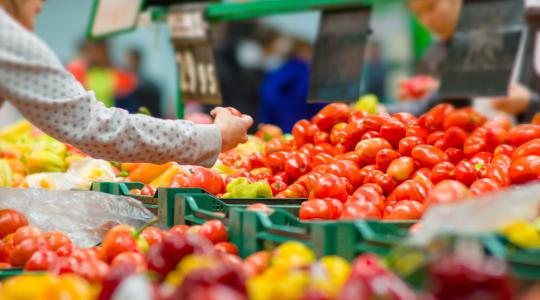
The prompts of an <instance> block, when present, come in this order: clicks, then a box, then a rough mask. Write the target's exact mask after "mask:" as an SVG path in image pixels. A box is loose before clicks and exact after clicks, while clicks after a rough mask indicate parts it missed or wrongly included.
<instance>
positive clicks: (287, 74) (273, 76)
mask: <svg viewBox="0 0 540 300" xmlns="http://www.w3.org/2000/svg"><path fill="white" fill-rule="evenodd" d="M309 76H310V69H309V65H308V63H306V62H305V61H303V60H300V59H296V58H292V59H289V60H288V61H287V62H286V63H285V64H283V65H282V66H281V67H280V68H278V69H277V70H275V71H272V72H270V73H268V74H267V75H266V77H265V79H264V81H263V83H262V86H261V105H260V106H259V121H260V122H261V123H266V124H274V125H277V126H279V127H281V129H283V131H284V132H291V130H292V127H293V125H294V123H296V122H297V121H298V120H300V119H309V118H311V117H312V116H313V115H315V114H316V113H317V112H318V111H319V110H320V109H321V108H322V107H323V106H324V105H322V104H308V103H307V102H306V101H307V96H308V90H309Z"/></svg>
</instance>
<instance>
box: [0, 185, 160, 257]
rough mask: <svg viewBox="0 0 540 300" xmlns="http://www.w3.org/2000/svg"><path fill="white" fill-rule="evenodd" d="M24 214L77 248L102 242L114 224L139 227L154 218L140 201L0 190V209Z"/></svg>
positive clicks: (79, 193)
mask: <svg viewBox="0 0 540 300" xmlns="http://www.w3.org/2000/svg"><path fill="white" fill-rule="evenodd" d="M5 208H11V209H15V210H18V211H20V212H22V213H24V214H25V215H26V216H27V218H28V221H29V222H30V224H31V225H33V226H36V227H38V228H39V229H41V230H42V231H61V232H64V233H66V234H67V235H68V236H69V237H70V238H71V240H72V241H73V242H74V243H75V244H76V245H77V246H80V247H91V246H94V245H96V244H98V243H99V242H101V240H102V238H103V236H104V234H105V233H106V232H107V231H108V230H109V229H110V228H112V227H113V226H115V225H117V224H128V225H131V226H134V227H140V226H142V225H143V224H145V223H146V222H148V221H150V220H151V219H152V218H153V214H152V213H151V212H150V211H148V210H147V209H146V208H145V207H144V206H143V205H142V204H141V203H140V202H139V201H137V200H135V199H132V198H129V197H122V196H114V195H109V194H104V193H98V192H90V191H47V190H42V189H15V188H0V209H5Z"/></svg>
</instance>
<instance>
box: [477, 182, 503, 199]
mask: <svg viewBox="0 0 540 300" xmlns="http://www.w3.org/2000/svg"><path fill="white" fill-rule="evenodd" d="M500 189H501V185H500V184H499V183H498V182H497V181H495V180H493V179H491V178H482V179H478V180H477V181H475V182H473V183H472V184H471V189H470V191H471V194H473V195H474V196H478V195H482V194H486V193H489V192H493V191H498V190H500Z"/></svg>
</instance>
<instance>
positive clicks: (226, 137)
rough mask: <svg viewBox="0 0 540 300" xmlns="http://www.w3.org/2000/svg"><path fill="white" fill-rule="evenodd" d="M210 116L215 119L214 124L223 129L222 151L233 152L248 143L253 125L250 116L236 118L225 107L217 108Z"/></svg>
mask: <svg viewBox="0 0 540 300" xmlns="http://www.w3.org/2000/svg"><path fill="white" fill-rule="evenodd" d="M210 114H211V115H212V117H214V124H216V125H218V126H219V128H220V129H221V151H227V150H231V149H233V148H234V147H236V146H237V145H238V144H241V143H245V142H247V140H248V136H247V131H248V129H249V128H250V127H251V125H253V119H252V118H251V117H250V116H248V115H242V116H235V115H234V114H233V113H232V112H231V110H230V109H227V108H224V107H216V108H215V109H214V110H212V112H210Z"/></svg>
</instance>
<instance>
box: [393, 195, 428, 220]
mask: <svg viewBox="0 0 540 300" xmlns="http://www.w3.org/2000/svg"><path fill="white" fill-rule="evenodd" d="M423 212H424V205H423V204H422V203H420V202H418V201H413V200H401V201H398V202H396V203H395V204H394V205H392V206H391V207H390V208H389V209H388V211H387V212H385V214H384V219H385V220H418V219H420V218H421V217H422V213H423Z"/></svg>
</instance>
